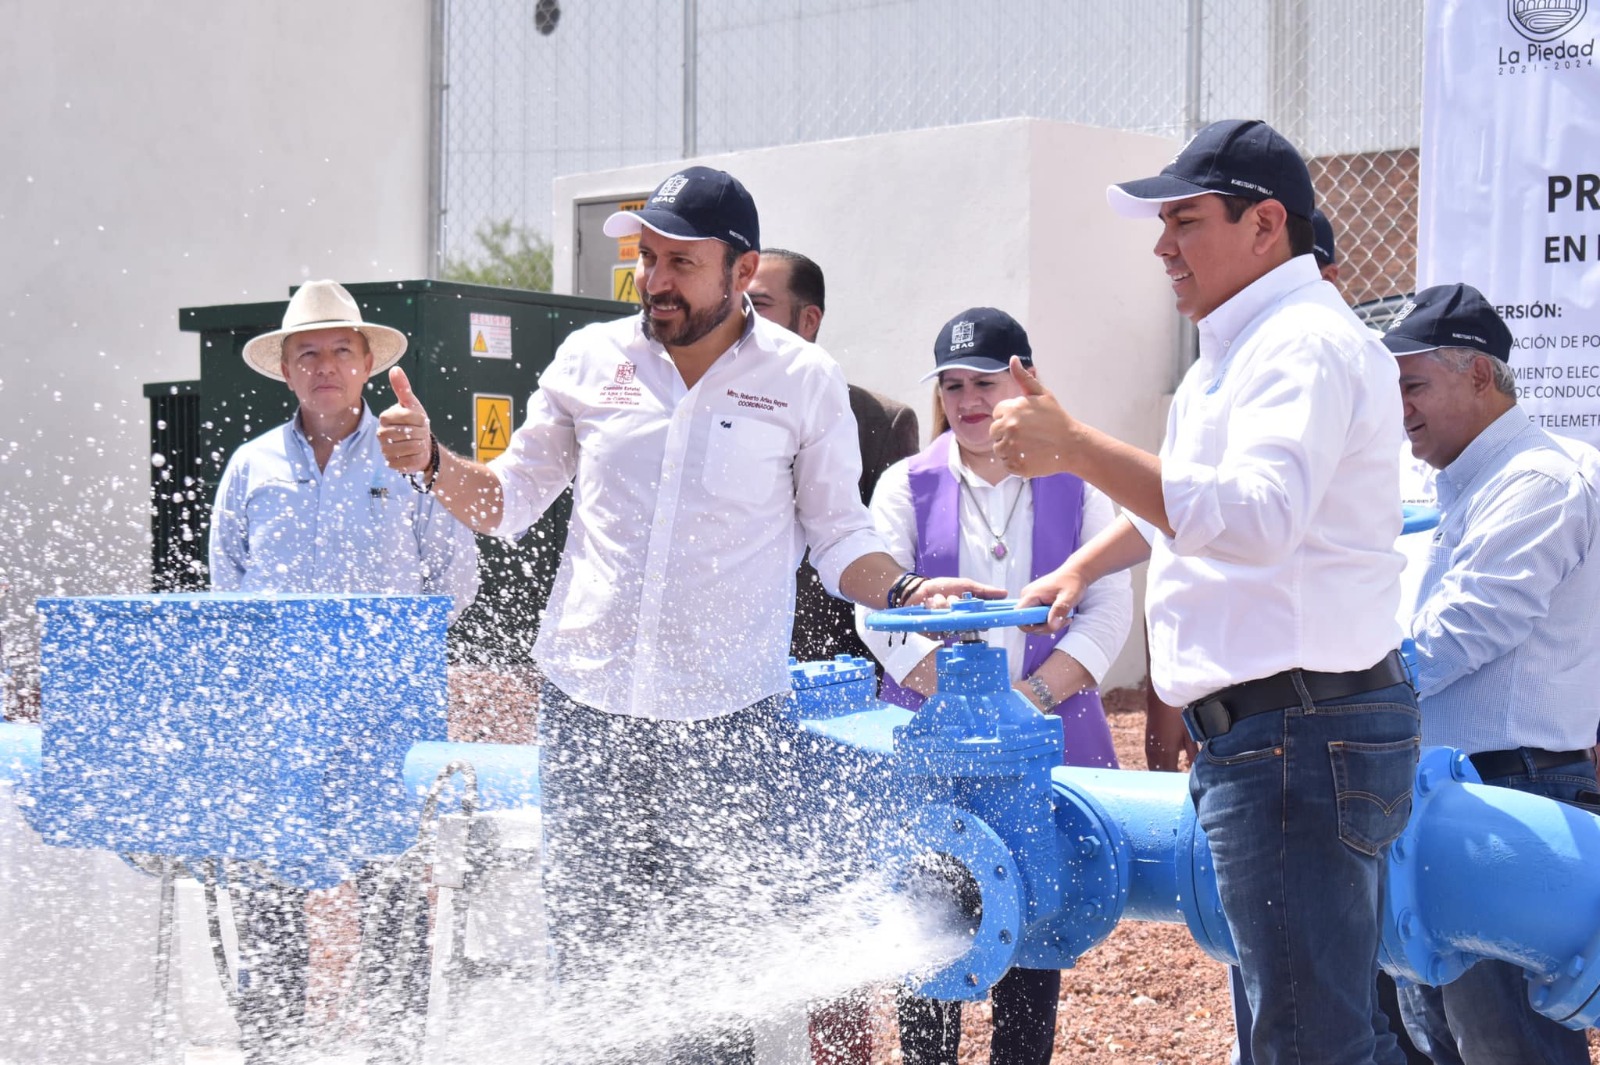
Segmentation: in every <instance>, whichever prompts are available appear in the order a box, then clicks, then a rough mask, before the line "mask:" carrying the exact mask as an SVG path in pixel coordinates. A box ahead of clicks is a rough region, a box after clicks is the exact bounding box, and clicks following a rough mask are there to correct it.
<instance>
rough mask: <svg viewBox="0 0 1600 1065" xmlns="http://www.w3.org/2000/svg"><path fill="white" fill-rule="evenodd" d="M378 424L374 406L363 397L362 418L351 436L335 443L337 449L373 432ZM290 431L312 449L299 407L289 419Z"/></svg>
mask: <svg viewBox="0 0 1600 1065" xmlns="http://www.w3.org/2000/svg"><path fill="white" fill-rule="evenodd" d="M377 425H378V419H377V416H376V415H374V414H373V413H372V408H371V407H369V406H367V401H366V400H364V399H363V400H362V401H361V420H360V421H358V422H356V427H355V429H354V430H353V431H352V432H351V433H350V435H349V436H347V437H345V438H344V439H343V440H340V441H338V442H337V443H336V444H334V448H335V450H337V449H338V448H341V447H344V446H345V445H346V444H349V443H351V442H353V441H356V440H359V439H361V438H362V437H364V436H366V435H367V434H369V433H371V432H373V431H374V430H375V429H376V428H377ZM289 432H290V433H292V434H293V435H294V438H295V439H296V440H298V441H300V443H301V444H302V445H304V446H305V448H306V449H307V450H308V451H309V450H310V448H311V439H310V438H309V437H308V436H306V431H305V429H303V428H302V427H301V425H300V408H299V407H296V408H295V410H294V417H293V418H290V419H289Z"/></svg>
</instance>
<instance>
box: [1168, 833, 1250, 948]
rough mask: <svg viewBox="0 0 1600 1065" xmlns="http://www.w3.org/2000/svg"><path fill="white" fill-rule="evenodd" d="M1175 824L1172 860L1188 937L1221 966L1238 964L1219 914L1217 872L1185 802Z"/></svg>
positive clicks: (1224, 920)
mask: <svg viewBox="0 0 1600 1065" xmlns="http://www.w3.org/2000/svg"><path fill="white" fill-rule="evenodd" d="M1179 809H1180V810H1182V811H1183V813H1182V815H1181V817H1180V819H1179V822H1178V841H1177V847H1178V853H1177V855H1176V856H1175V858H1174V861H1175V864H1176V866H1177V874H1178V909H1179V910H1180V911H1182V913H1183V920H1184V923H1185V924H1187V925H1188V926H1189V934H1190V935H1192V936H1194V941H1195V943H1196V944H1197V945H1198V946H1199V947H1200V949H1201V950H1203V951H1205V952H1206V954H1207V955H1208V956H1209V957H1211V958H1215V959H1216V960H1217V961H1220V962H1222V963H1223V964H1224V965H1238V964H1239V948H1238V947H1236V946H1234V943H1233V930H1232V929H1230V928H1229V927H1228V917H1227V915H1226V914H1225V913H1223V912H1222V897H1221V896H1220V895H1219V894H1218V893H1217V870H1216V866H1215V863H1213V861H1212V859H1211V844H1210V843H1209V842H1207V840H1206V838H1205V834H1204V833H1203V832H1201V830H1200V818H1199V815H1198V814H1196V812H1195V808H1194V803H1192V802H1185V803H1184V804H1183V805H1182V806H1181V807H1179Z"/></svg>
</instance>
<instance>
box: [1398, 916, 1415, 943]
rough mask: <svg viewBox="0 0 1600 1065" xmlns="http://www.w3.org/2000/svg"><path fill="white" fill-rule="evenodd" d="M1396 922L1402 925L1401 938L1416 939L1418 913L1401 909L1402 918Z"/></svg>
mask: <svg viewBox="0 0 1600 1065" xmlns="http://www.w3.org/2000/svg"><path fill="white" fill-rule="evenodd" d="M1396 923H1397V924H1398V925H1399V926H1400V938H1402V939H1415V938H1417V915H1416V914H1414V913H1412V912H1411V911H1410V910H1401V911H1400V920H1399V921H1398V922H1396Z"/></svg>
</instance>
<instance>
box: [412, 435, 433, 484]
mask: <svg viewBox="0 0 1600 1065" xmlns="http://www.w3.org/2000/svg"><path fill="white" fill-rule="evenodd" d="M427 469H428V479H427V481H426V482H424V481H419V480H417V475H416V474H414V473H408V474H406V480H408V481H410V482H411V487H412V488H415V489H416V490H417V491H419V492H421V493H422V494H423V495H429V494H431V493H432V492H433V482H434V481H436V480H438V479H439V438H438V437H437V436H434V435H433V434H432V433H429V434H428V467H427Z"/></svg>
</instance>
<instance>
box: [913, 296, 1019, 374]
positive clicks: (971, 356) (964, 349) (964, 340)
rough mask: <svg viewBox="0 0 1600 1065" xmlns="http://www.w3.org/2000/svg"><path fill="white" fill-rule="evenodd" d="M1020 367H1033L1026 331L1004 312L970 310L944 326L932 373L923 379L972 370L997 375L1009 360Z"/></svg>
mask: <svg viewBox="0 0 1600 1065" xmlns="http://www.w3.org/2000/svg"><path fill="white" fill-rule="evenodd" d="M1013 355H1015V356H1017V357H1018V358H1020V359H1021V360H1022V365H1024V366H1032V365H1033V347H1032V346H1031V345H1030V344H1029V343H1028V331H1027V330H1026V329H1024V328H1022V326H1021V324H1020V323H1018V321H1017V320H1016V319H1015V318H1013V317H1011V316H1010V315H1009V314H1007V313H1006V312H1005V311H999V310H995V309H994V308H993V307H969V308H967V309H966V310H964V311H962V312H961V313H960V314H958V315H956V316H955V317H954V318H952V319H950V320H949V321H948V322H946V323H944V328H942V329H940V330H939V337H938V339H937V340H935V341H934V342H933V369H932V370H931V371H930V372H928V373H925V374H923V375H922V380H924V381H926V380H928V379H929V378H930V377H937V376H939V375H940V374H942V373H944V372H945V371H946V370H975V371H977V372H978V373H998V372H1000V371H1001V370H1004V369H1006V368H1007V367H1009V366H1010V365H1011V356H1013Z"/></svg>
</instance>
